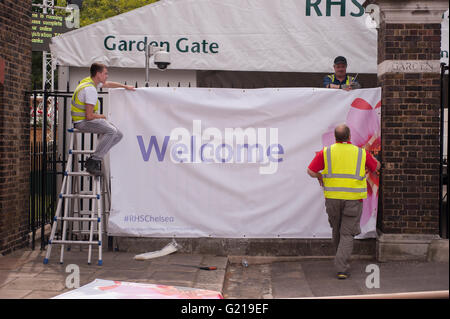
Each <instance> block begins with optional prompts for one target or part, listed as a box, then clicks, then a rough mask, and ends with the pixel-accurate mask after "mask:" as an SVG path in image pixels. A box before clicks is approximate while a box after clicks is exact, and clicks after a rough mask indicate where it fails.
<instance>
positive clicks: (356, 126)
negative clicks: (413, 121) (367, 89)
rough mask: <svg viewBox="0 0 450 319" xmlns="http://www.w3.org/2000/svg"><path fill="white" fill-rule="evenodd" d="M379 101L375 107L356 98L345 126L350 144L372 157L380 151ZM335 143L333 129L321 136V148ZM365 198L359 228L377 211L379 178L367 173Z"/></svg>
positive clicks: (374, 174)
mask: <svg viewBox="0 0 450 319" xmlns="http://www.w3.org/2000/svg"><path fill="white" fill-rule="evenodd" d="M380 111H381V101H379V102H378V103H377V104H376V105H375V106H372V105H370V103H368V102H367V101H366V100H364V99H361V98H356V99H355V100H354V101H353V102H352V104H351V107H350V109H349V111H348V113H347V118H346V124H347V126H348V127H349V128H350V131H351V143H352V144H353V145H356V146H358V147H362V148H364V149H365V150H366V151H368V152H370V153H371V154H372V155H377V154H378V153H379V151H380V149H381V118H380ZM333 143H335V138H334V127H333V128H331V127H330V128H329V129H328V131H327V132H325V133H324V134H323V135H322V144H323V146H324V147H325V146H329V145H331V144H333ZM366 179H367V198H366V199H364V201H363V203H364V204H363V213H362V216H361V226H364V225H365V224H366V223H367V222H368V221H369V219H370V217H371V216H372V215H374V216H376V214H377V209H378V188H379V184H380V179H379V176H378V175H377V174H376V173H372V172H367V174H366Z"/></svg>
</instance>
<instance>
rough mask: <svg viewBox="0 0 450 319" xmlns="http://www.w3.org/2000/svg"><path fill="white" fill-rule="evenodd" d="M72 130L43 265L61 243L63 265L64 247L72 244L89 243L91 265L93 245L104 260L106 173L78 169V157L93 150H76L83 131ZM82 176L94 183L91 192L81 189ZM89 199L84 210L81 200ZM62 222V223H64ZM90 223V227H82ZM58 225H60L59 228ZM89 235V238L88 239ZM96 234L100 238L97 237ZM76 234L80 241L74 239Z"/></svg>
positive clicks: (62, 261)
mask: <svg viewBox="0 0 450 319" xmlns="http://www.w3.org/2000/svg"><path fill="white" fill-rule="evenodd" d="M68 132H69V133H71V136H70V142H69V152H68V153H69V156H68V159H67V165H66V169H65V171H64V178H63V181H62V185H61V192H60V194H59V196H58V204H57V208H56V212H55V217H54V218H53V224H52V230H51V233H50V238H49V241H48V246H47V252H46V256H45V258H44V264H48V261H49V258H50V254H51V251H52V246H53V245H61V255H60V264H63V263H64V249H65V245H67V246H68V247H67V250H70V248H71V245H74V244H76V245H80V248H81V247H82V246H84V245H88V247H89V250H88V264H91V256H92V248H93V246H98V265H99V266H101V265H102V264H103V260H102V248H103V242H102V235H103V233H104V232H103V226H104V223H103V220H104V217H105V215H106V214H105V212H104V207H105V206H106V205H105V202H104V199H105V195H109V192H108V191H107V189H108V188H107V187H106V186H107V185H106V184H107V183H106V182H104V181H105V180H106V178H104V176H103V175H102V176H93V175H91V174H89V173H88V172H86V171H82V170H81V169H79V163H80V162H81V161H82V159H80V160H79V159H78V156H81V157H83V156H85V155H91V154H93V153H94V151H93V150H76V149H74V146H75V145H77V143H76V135H77V134H83V133H84V132H81V131H79V130H77V129H74V128H71V129H68ZM83 178H89V179H90V181H91V183H92V190H91V191H82V190H81V187H80V185H81V183H82V181H81V180H82V179H83ZM86 200H89V205H88V206H89V207H90V208H91V209H88V210H82V209H81V206H84V205H83V203H82V201H86ZM75 223H78V226H79V227H78V229H75V228H74V226H75ZM61 224H62V225H61ZM86 224H88V229H85V227H83V226H84V225H86ZM58 226H59V227H58ZM58 228H59V230H60V231H61V232H60V236H58V237H59V238H58V237H57V236H56V233H57V230H58ZM87 235H89V238H88V239H85V238H86V236H87ZM94 236H96V237H97V239H95V240H94ZM74 237H76V239H77V240H73V239H74Z"/></svg>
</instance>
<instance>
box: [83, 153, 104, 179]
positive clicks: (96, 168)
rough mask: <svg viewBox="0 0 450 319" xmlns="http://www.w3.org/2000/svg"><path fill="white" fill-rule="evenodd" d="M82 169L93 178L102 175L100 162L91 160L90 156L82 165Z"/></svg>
mask: <svg viewBox="0 0 450 319" xmlns="http://www.w3.org/2000/svg"><path fill="white" fill-rule="evenodd" d="M84 168H85V169H86V172H88V173H89V174H91V175H94V176H100V175H102V161H101V160H96V159H93V158H92V156H91V157H89V158H88V159H87V160H86V162H85V163H84Z"/></svg>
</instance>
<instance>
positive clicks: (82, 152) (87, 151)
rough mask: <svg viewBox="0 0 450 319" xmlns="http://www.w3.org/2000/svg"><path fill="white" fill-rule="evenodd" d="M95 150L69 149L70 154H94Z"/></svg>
mask: <svg viewBox="0 0 450 319" xmlns="http://www.w3.org/2000/svg"><path fill="white" fill-rule="evenodd" d="M94 152H95V151H94V150H86V151H83V150H69V154H93V153H94Z"/></svg>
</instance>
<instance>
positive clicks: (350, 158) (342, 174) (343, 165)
mask: <svg viewBox="0 0 450 319" xmlns="http://www.w3.org/2000/svg"><path fill="white" fill-rule="evenodd" d="M323 157H324V158H323V159H324V162H325V168H324V170H323V171H322V177H323V186H324V195H325V198H334V199H348V200H357V199H363V198H366V197H367V183H366V152H365V150H363V149H362V148H359V147H357V146H355V145H352V144H347V143H336V144H333V145H331V146H330V147H325V148H324V150H323Z"/></svg>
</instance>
